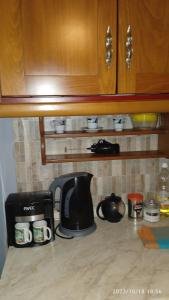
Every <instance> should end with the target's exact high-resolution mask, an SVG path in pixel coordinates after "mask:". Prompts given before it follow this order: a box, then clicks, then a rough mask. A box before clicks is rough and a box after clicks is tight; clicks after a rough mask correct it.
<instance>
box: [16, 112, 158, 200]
mask: <svg viewBox="0 0 169 300" xmlns="http://www.w3.org/2000/svg"><path fill="white" fill-rule="evenodd" d="M53 119H54V118H45V128H46V130H51V124H52V123H51V121H52V120H53ZM66 126H67V127H66V130H78V129H80V128H81V127H85V126H86V118H85V117H70V118H67V119H66ZM99 126H101V127H104V128H113V127H112V126H113V125H112V116H102V117H99ZM124 127H125V128H131V123H130V118H129V117H128V116H126V120H125V124H124ZM13 129H14V139H15V140H14V143H15V158H16V170H17V188H18V192H21V191H37V190H46V189H48V188H49V185H50V184H51V182H52V181H53V179H54V178H55V177H58V176H60V175H62V174H65V173H69V172H79V171H86V172H89V173H92V174H93V179H92V182H91V192H92V198H93V202H94V204H95V205H96V204H97V203H98V202H99V201H100V200H102V199H103V198H104V197H105V196H108V195H110V194H111V193H112V192H114V193H116V194H117V195H119V196H121V197H122V199H123V200H124V201H125V202H126V200H127V194H128V193H129V192H141V193H143V194H144V195H145V196H146V194H147V193H148V192H152V191H154V190H155V188H156V178H157V174H158V173H159V165H160V164H161V160H160V159H138V160H135V159H133V160H132V159H131V160H113V161H93V162H73V163H71V162H69V163H54V164H47V165H42V163H41V152H40V135H39V120H38V118H18V119H14V121H13ZM100 138H101V137H100ZM104 138H105V139H106V140H108V141H110V142H117V143H119V144H120V150H121V151H133V150H138V151H139V150H156V149H157V144H158V136H157V135H144V136H123V137H118V136H117V137H104ZM98 139H99V138H98V137H93V138H76V139H75V138H74V139H73V138H67V139H57V140H55V139H50V140H48V141H47V144H46V149H47V153H48V154H57V153H68V152H70V153H77V152H86V151H88V150H86V148H87V147H89V146H90V145H91V144H93V143H94V142H97V141H98Z"/></svg>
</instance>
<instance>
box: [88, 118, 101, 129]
mask: <svg viewBox="0 0 169 300" xmlns="http://www.w3.org/2000/svg"><path fill="white" fill-rule="evenodd" d="M87 127H88V128H89V129H96V128H97V127H98V118H97V117H88V118H87Z"/></svg>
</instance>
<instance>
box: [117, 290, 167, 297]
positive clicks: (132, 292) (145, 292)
mask: <svg viewBox="0 0 169 300" xmlns="http://www.w3.org/2000/svg"><path fill="white" fill-rule="evenodd" d="M112 292H113V295H116V296H118V295H119V296H120V295H154V296H158V295H162V290H161V289H157V288H155V289H144V288H138V289H136V288H114V289H113V290H112Z"/></svg>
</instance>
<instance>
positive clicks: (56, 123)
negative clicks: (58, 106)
mask: <svg viewBox="0 0 169 300" xmlns="http://www.w3.org/2000/svg"><path fill="white" fill-rule="evenodd" d="M51 122H52V126H53V127H54V130H55V131H56V133H64V131H65V120H64V119H63V118H58V119H55V120H52V121H51Z"/></svg>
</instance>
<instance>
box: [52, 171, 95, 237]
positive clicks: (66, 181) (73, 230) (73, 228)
mask: <svg viewBox="0 0 169 300" xmlns="http://www.w3.org/2000/svg"><path fill="white" fill-rule="evenodd" d="M92 177H93V175H92V174H90V173H87V172H75V173H70V174H65V175H62V176H60V177H58V178H55V180H54V181H53V182H52V184H51V185H50V187H49V190H50V191H52V192H53V199H55V191H56V189H57V188H58V187H59V188H60V189H61V199H60V224H59V227H58V229H59V231H60V232H61V233H62V234H64V235H66V236H70V237H74V236H82V235H87V234H89V233H91V232H93V231H94V230H95V229H96V224H95V223H94V214H93V203H92V197H91V193H90V182H91V178H92Z"/></svg>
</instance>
